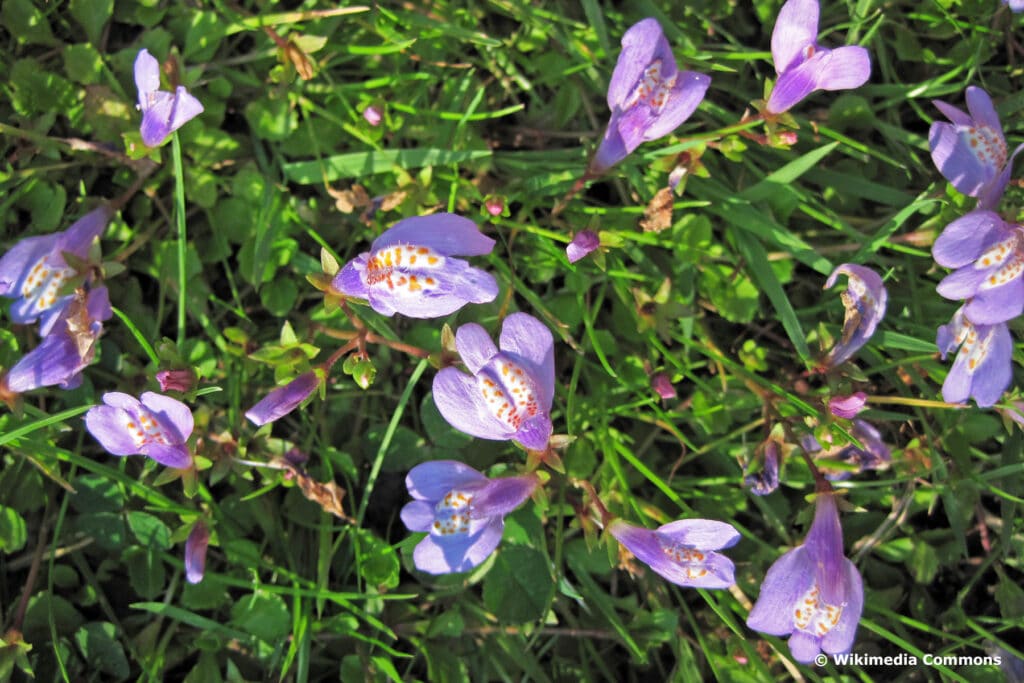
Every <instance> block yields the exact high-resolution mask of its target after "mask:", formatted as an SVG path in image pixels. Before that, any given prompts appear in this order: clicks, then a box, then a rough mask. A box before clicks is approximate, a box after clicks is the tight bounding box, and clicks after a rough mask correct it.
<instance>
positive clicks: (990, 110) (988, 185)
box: [928, 86, 1024, 209]
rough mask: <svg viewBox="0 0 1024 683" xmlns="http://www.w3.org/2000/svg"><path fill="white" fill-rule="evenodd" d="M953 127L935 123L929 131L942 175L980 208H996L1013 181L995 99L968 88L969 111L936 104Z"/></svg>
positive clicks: (930, 143) (972, 87) (934, 155)
mask: <svg viewBox="0 0 1024 683" xmlns="http://www.w3.org/2000/svg"><path fill="white" fill-rule="evenodd" d="M933 104H934V105H935V106H936V107H937V108H938V109H939V111H941V112H942V113H943V114H945V115H946V118H948V119H949V120H950V121H952V123H943V122H942V121H936V122H935V123H933V124H932V127H931V129H930V130H929V131H928V146H929V147H930V148H931V151H932V161H934V162H935V166H936V167H938V169H939V173H941V174H942V175H943V177H945V178H946V180H948V181H949V182H950V183H952V184H953V187H955V188H956V189H957V190H958V191H959V192H961V193H963V194H965V195H967V196H968V197H977V198H978V207H979V208H982V209H991V208H995V206H996V204H998V203H999V200H1000V199H1001V198H1002V196H1003V190H1005V189H1006V184H1007V183H1008V182H1009V181H1010V172H1011V169H1012V167H1013V157H1016V156H1017V154H1018V153H1019V152H1020V150H1021V149H1022V148H1024V145H1021V146H1019V147H1017V149H1016V150H1015V151H1014V153H1013V157H1011V158H1010V162H1009V163H1007V156H1006V153H1007V148H1006V138H1004V137H1003V126H1002V124H1001V123H1000V122H999V115H998V114H996V110H995V108H994V107H993V106H992V98H991V97H989V96H988V93H987V92H985V91H984V90H982V89H981V88H976V87H974V86H971V87H969V88H967V110H968V111H969V112H970V115H967V114H965V113H964V112H963V111H962V110H960V109H957V108H956V107H954V106H952V105H951V104H947V103H945V102H942V101H940V100H933Z"/></svg>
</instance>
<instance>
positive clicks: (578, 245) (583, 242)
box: [565, 230, 601, 263]
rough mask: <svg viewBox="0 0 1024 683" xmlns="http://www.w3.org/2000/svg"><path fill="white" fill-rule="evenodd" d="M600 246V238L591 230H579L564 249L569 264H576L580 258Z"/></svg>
mask: <svg viewBox="0 0 1024 683" xmlns="http://www.w3.org/2000/svg"><path fill="white" fill-rule="evenodd" d="M599 246H601V238H600V237H598V236H597V233H596V232H594V231H592V230H580V231H579V232H578V233H576V236H575V237H573V238H572V242H569V246H567V247H566V248H565V255H566V256H567V257H569V263H576V262H577V261H579V260H580V259H581V258H583V257H584V256H586V255H587V254H589V253H590V252H592V251H594V250H595V249H597V248H598V247H599Z"/></svg>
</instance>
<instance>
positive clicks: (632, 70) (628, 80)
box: [608, 17, 671, 111]
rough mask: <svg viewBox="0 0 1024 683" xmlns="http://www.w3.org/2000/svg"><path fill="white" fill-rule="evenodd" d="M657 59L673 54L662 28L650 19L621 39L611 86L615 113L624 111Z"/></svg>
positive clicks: (610, 93)
mask: <svg viewBox="0 0 1024 683" xmlns="http://www.w3.org/2000/svg"><path fill="white" fill-rule="evenodd" d="M657 55H668V56H669V57H671V51H670V50H669V47H668V42H667V41H666V40H665V34H664V32H663V31H662V30H661V24H659V23H658V21H657V20H656V19H652V18H650V17H648V18H647V19H643V20H641V21H638V22H637V23H635V24H633V25H632V26H631V27H630V28H629V30H627V31H626V33H625V34H623V36H622V52H620V53H619V59H618V61H617V62H616V63H615V71H613V72H612V79H611V81H610V82H609V84H608V108H609V109H611V110H612V111H615V110H616V109H619V108H621V107H622V105H623V103H624V102H626V100H627V99H628V98H629V97H630V96H631V95H632V94H633V91H634V90H635V89H636V84H637V82H638V81H639V80H640V77H641V76H642V75H643V73H644V70H645V69H647V67H648V66H650V64H651V61H653V60H654V59H655V58H656V56H657Z"/></svg>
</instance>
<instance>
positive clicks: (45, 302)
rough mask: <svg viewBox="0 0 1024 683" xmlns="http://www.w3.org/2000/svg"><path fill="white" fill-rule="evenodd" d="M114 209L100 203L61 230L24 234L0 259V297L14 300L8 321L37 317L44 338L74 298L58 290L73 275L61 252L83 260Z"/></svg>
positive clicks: (31, 320) (19, 321)
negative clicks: (31, 234)
mask: <svg viewBox="0 0 1024 683" xmlns="http://www.w3.org/2000/svg"><path fill="white" fill-rule="evenodd" d="M112 215H113V211H112V210H111V209H110V207H109V206H106V205H103V206H100V207H99V208H97V209H94V210H92V211H90V212H89V213H87V214H85V215H84V216H82V217H81V218H79V219H78V220H77V221H75V222H74V223H73V224H72V225H71V227H69V228H68V229H67V230H65V231H64V232H58V233H55V234H52V235H45V236H40V237H27V238H25V239H23V240H21V241H20V242H18V243H17V244H16V245H14V247H13V248H12V249H11V250H10V251H8V252H7V253H6V254H4V256H3V258H0V296H4V297H8V298H13V299H17V300H16V301H15V302H14V303H13V304H12V305H11V320H13V321H14V322H16V323H32V322H35V321H36V320H40V323H39V334H41V335H43V336H44V337H45V336H46V335H47V334H48V333H49V331H50V329H51V328H52V327H53V324H54V322H56V320H57V318H58V317H59V316H60V314H61V312H62V311H63V310H64V307H65V306H67V304H68V303H70V301H71V300H72V299H73V298H74V295H72V294H62V293H61V289H62V288H63V287H65V285H67V284H68V282H69V281H70V280H71V279H72V278H73V277H75V274H76V273H75V271H74V269H73V268H71V267H70V266H69V265H68V264H67V262H66V261H65V260H64V253H69V254H73V255H75V256H77V257H78V258H80V259H83V260H84V259H85V258H86V257H87V256H88V254H89V247H90V246H91V245H92V243H93V240H95V239H96V238H98V237H99V236H100V234H102V232H103V230H104V229H105V228H106V227H107V223H108V222H109V221H110V217H111V216H112Z"/></svg>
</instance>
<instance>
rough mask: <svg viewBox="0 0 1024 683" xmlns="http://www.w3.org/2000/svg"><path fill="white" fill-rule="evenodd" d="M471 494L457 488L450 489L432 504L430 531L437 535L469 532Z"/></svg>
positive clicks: (459, 534) (457, 534)
mask: <svg viewBox="0 0 1024 683" xmlns="http://www.w3.org/2000/svg"><path fill="white" fill-rule="evenodd" d="M472 506H473V496H472V494H470V493H467V492H465V491H459V490H455V489H453V490H451V491H449V492H448V493H446V494H445V496H444V498H442V499H441V500H440V501H438V503H437V505H435V506H434V526H433V530H432V533H434V534H437V535H439V536H464V535H466V534H468V533H469V521H470V511H471V510H472Z"/></svg>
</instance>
